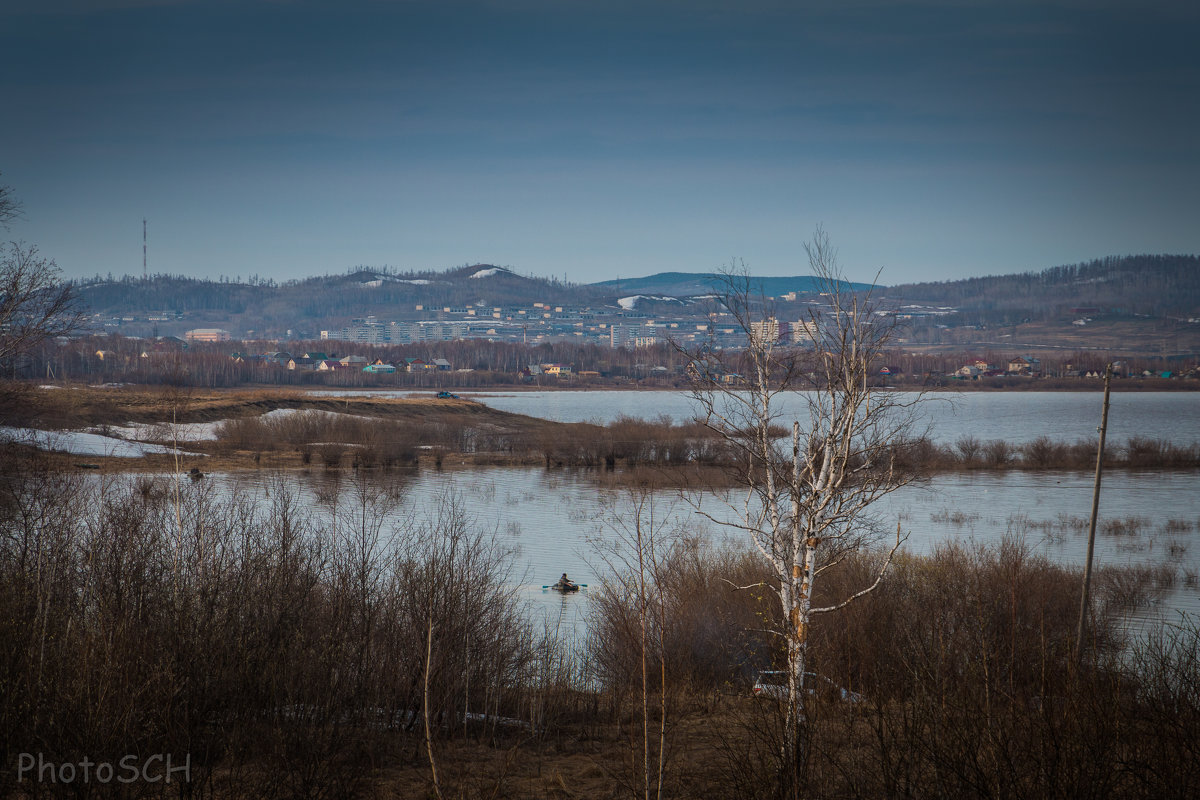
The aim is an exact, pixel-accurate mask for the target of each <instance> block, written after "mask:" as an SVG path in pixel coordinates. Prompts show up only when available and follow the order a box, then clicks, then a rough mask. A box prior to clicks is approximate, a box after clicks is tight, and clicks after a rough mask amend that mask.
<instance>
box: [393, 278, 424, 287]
mask: <svg viewBox="0 0 1200 800" xmlns="http://www.w3.org/2000/svg"><path fill="white" fill-rule="evenodd" d="M396 283H411V284H413V285H414V286H428V285H429V284H430V281H427V280H425V279H424V278H397V279H396Z"/></svg>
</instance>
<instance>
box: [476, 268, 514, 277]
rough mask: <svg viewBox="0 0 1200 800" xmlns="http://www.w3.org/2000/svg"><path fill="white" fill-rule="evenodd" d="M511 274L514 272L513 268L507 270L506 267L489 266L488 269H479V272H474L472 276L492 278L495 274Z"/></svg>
mask: <svg viewBox="0 0 1200 800" xmlns="http://www.w3.org/2000/svg"><path fill="white" fill-rule="evenodd" d="M511 274H512V270H507V269H505V268H504V267H489V268H487V269H481V270H479V271H478V272H476V273H474V274H472V275H471V277H472V278H491V277H493V276H495V275H511Z"/></svg>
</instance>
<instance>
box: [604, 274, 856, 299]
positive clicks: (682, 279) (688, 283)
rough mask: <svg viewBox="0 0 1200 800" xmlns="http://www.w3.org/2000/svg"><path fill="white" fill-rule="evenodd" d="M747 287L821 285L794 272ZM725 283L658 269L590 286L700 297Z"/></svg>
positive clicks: (762, 290) (809, 288) (621, 292)
mask: <svg viewBox="0 0 1200 800" xmlns="http://www.w3.org/2000/svg"><path fill="white" fill-rule="evenodd" d="M750 282H751V285H750V290H751V292H753V293H754V294H758V295H766V296H767V297H779V296H781V295H785V294H787V293H788V292H798V293H809V292H822V291H825V288H824V286H823V284H822V282H821V280H820V279H819V278H815V277H813V276H811V275H796V276H792V277H786V278H779V277H761V278H751V279H750ZM725 285H726V278H725V276H723V275H719V274H717V273H712V272H659V273H657V274H654V275H649V276H647V277H645V278H622V279H620V280H612V281H600V282H599V283H593V284H590V286H592V287H594V288H598V289H603V290H605V291H608V292H613V293H615V294H617V295H618V296H629V295H636V294H642V295H654V296H660V297H678V298H686V297H701V296H703V295H711V294H717V293H720V292H721V290H722V288H723V287H724V286H725ZM841 288H842V289H843V290H845V289H850V290H852V291H860V290H866V289H869V288H870V287H869V286H868V285H867V284H864V283H847V282H845V281H843V282H842V283H841Z"/></svg>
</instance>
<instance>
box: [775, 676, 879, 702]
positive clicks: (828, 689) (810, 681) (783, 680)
mask: <svg viewBox="0 0 1200 800" xmlns="http://www.w3.org/2000/svg"><path fill="white" fill-rule="evenodd" d="M804 689H805V691H806V692H807V693H808V694H809V695H810V696H816V695H818V694H820V695H823V696H827V697H830V698H832V699H836V700H842V701H844V702H847V703H861V702H862V701H863V700H866V698H865V697H863V696H862V695H861V694H859V693H858V692H852V691H850V690H849V689H843V688H842V687H840V686H838V685H837V684H836V683H834V682H833V681H831V680H829V678H825V677H822V676H820V675H818V674H817V673H815V672H806V673H804ZM752 691H753V693H754V696H755V697H770V698H773V699H775V700H786V699H787V696H788V674H787V673H786V672H784V671H782V670H764V671H763V672H760V673H758V680H756V681H755V682H754V688H753V689H752Z"/></svg>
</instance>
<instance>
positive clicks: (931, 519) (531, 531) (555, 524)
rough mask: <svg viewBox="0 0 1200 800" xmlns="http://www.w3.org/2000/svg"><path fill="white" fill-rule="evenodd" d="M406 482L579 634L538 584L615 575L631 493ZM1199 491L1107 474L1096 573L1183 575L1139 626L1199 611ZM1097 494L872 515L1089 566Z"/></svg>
mask: <svg viewBox="0 0 1200 800" xmlns="http://www.w3.org/2000/svg"><path fill="white" fill-rule="evenodd" d="M213 477H214V478H216V479H218V480H220V481H222V482H223V483H224V485H225V486H227V487H228V488H229V489H230V490H233V489H234V488H235V487H236V489H237V491H238V492H239V494H241V495H242V496H246V495H247V494H254V493H256V492H257V493H261V492H263V491H265V488H264V484H263V482H262V479H260V478H258V477H255V476H249V477H247V476H245V475H242V476H233V475H224V476H213ZM298 481H299V484H300V489H301V491H302V493H303V495H304V497H305V498H306V499H307V500H308V501H309V502H310V503H311V505H312V508H313V509H314V511H315V513H317V514H318V515H319V514H320V513H322V509H326V510H327V509H328V503H329V498H330V497H331V496H336V494H337V492H338V490H339V485H338V484H337V482H336V481H337V479H336V478H334V477H331V476H330V475H329V474H327V473H325V472H323V471H313V472H311V473H306V474H303V475H301V476H299V477H298ZM346 483H347V481H346V480H345V478H342V479H341V484H340V487H341V488H342V489H343V490H347V489H348V487H347V486H346ZM404 484H405V485H404V487H403V491H402V492H401V493H400V494H398V495H397V497H398V498H399V499H398V500H397V501H396V502H395V505H394V507H393V508H392V510H391V514H392V519H393V520H394V521H395V523H396V524H399V525H404V523H405V520H408V519H410V518H413V517H419V516H420V515H421V514H422V513H424V509H425V508H427V507H428V505H429V504H430V503H431V501H433V500H434V499H436V498H438V497H439V496H441V495H444V494H446V493H448V492H449V493H452V494H454V495H457V496H458V497H460V498H461V499H462V501H463V503H464V504H465V505H466V507H467V508H468V509H469V511H470V513H471V515H472V516H473V517H474V519H475V522H476V524H477V525H480V526H483V527H485V528H487V529H489V530H492V531H494V532H495V534H496V536H497V537H498V538H499V539H500V541H501V542H502V543H503V544H504V545H507V546H510V547H512V548H514V550H515V551H516V559H515V564H516V575H515V576H514V580H515V581H516V582H517V584H518V585H519V590H520V592H521V594H522V595H523V596H525V597H526V598H527V599H529V600H530V601H531V605H532V607H533V608H534V609H536V610H537V611H538V613H540V614H542V615H543V616H544V618H545V620H546V622H547V623H548V624H550V625H552V626H557V627H559V628H562V629H564V630H566V631H576V632H582V629H583V627H584V626H585V615H586V608H587V593H586V592H582V593H580V594H578V595H570V596H566V597H563V596H560V595H557V594H555V593H553V592H547V591H543V589H542V588H541V587H542V586H543V585H545V584H549V583H553V582H554V581H555V580H556V579H557V578H558V576H559V575H560V574H561V573H563V572H567V573H569V574H570V576H571V578H572V579H573V580H575V581H578V582H581V583H585V584H591V585H593V586H594V585H596V584H597V583H598V581H599V579H600V577H601V575H602V574H603V573H604V571H605V570H606V569H607V567H606V566H605V563H604V554H605V553H608V552H610V551H611V547H610V545H611V544H612V543H613V542H614V540H615V535H614V525H619V524H620V521H625V522H628V521H629V520H630V519H631V518H632V516H633V513H632V511H631V509H630V506H629V502H628V498H627V496H625V495H623V494H622V493H620V492H615V493H614V492H610V491H605V490H600V489H598V488H597V487H596V485H595V484H594V483H593V482H592V481H591V480H589V478H588V475H587V473H586V472H575V471H563V470H557V471H546V470H543V469H540V468H506V467H494V468H481V469H473V470H470V471H452V472H434V471H429V470H427V471H424V472H421V473H420V474H418V475H414V476H412V477H411V478H407V479H404ZM1197 486H1198V481H1197V476H1196V475H1195V474H1193V473H1134V472H1115V471H1114V472H1111V473H1109V474H1107V475H1106V476H1105V480H1104V492H1103V495H1102V499H1101V506H1100V517H1101V526H1100V530H1099V531H1098V533H1097V543H1096V556H1095V564H1096V566H1097V567H1101V566H1104V565H1147V566H1158V565H1167V566H1169V567H1171V568H1172V569H1173V570H1174V571H1175V574H1176V581H1175V584H1174V587H1173V588H1171V590H1170V591H1168V592H1167V593H1166V594H1165V595H1164V596H1162V597H1161V598H1159V601H1158V602H1157V603H1156V604H1155V605H1153V606H1147V607H1143V608H1140V609H1138V610H1137V611H1136V612H1135V613H1134V614H1133V618H1135V619H1149V618H1159V617H1164V615H1165V617H1164V618H1170V617H1171V615H1174V614H1176V613H1177V612H1181V611H1182V612H1187V613H1191V614H1197V615H1200V586H1198V585H1197V583H1196V580H1197V573H1200V492H1198V491H1197ZM319 498H323V499H319ZM1091 498H1092V478H1091V476H1090V475H1088V474H1077V473H1037V474H1033V473H1024V472H1006V473H953V474H946V475H939V476H938V477H936V478H935V479H934V480H933V481H932V482H930V483H929V484H926V485H919V486H908V487H904V488H902V489H900V490H899V491H897V492H896V493H894V494H892V495H889V496H888V497H886V498H884V499H883V500H881V501H880V502H879V503H878V504H877V506H876V508H875V512H876V517H877V519H878V520H879V522H880V525H881V527H885V528H891V529H894V526H895V524H896V522H897V521H899V522H900V524H901V527H902V529H903V531H904V533H905V535H906V536H907V537H908V538H907V542H906V544H905V547H906V548H907V549H908V550H910V551H912V552H915V553H929V552H931V551H932V550H933V549H934V548H935V547H937V546H938V544H939V543H942V542H946V541H953V540H958V541H963V542H983V543H992V544H994V543H998V542H999V541H1000V539H1001V537H1003V536H1004V535H1006V534H1012V535H1017V536H1021V537H1023V538H1024V540H1025V542H1026V544H1027V545H1028V546H1029V547H1030V548H1031V549H1032V550H1033V551H1034V552H1036V553H1041V554H1044V555H1046V556H1048V557H1049V558H1051V559H1053V560H1055V561H1059V562H1061V563H1066V564H1072V565H1082V564H1083V563H1084V560H1085V555H1086V547H1087V528H1086V521H1087V518H1088V516H1089V514H1090V510H1091ZM654 502H655V508H654V511H655V514H656V519H657V520H659V521H662V522H663V524H665V525H667V526H671V525H678V526H682V527H683V528H684V529H686V531H687V533H688V534H690V535H698V536H705V537H708V538H710V539H714V540H721V539H723V538H728V539H729V540H731V541H733V542H737V543H744V542H745V541H746V540H745V539H744V537H743V535H742V534H739V533H736V532H730V531H728V530H726V529H722V528H719V527H715V526H714V525H713V524H712V523H709V522H707V521H706V520H705V519H703V518H702V517H700V516H699V515H698V514H697V513H696V512H695V510H694V508H693V506H692V505H691V504H689V503H688V502H686V501H684V500H682V499H681V498H680V497H679V496H678V494H677V493H675V492H672V491H660V492H658V493H657V494H656V495H655V500H654ZM704 505H705V508H706V510H711V509H713V508H715V507H717V504H716V503H715V501H714V498H711V497H710V498H707V499H706V500H705V501H704ZM1112 520H1121V521H1128V520H1133V521H1134V522H1133V527H1134V528H1136V530H1134V531H1132V532H1130V531H1129V530H1128V526H1126V529H1125V530H1122V531H1121V532H1111V531H1110V532H1107V533H1106V532H1105V530H1106V528H1105V525H1104V524H1103V523H1104V522H1105V521H1112ZM1110 527H1114V526H1110ZM1189 575H1190V576H1191V577H1190V579H1189ZM1189 581H1190V582H1189Z"/></svg>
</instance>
